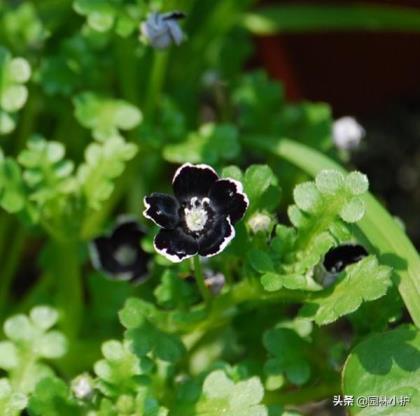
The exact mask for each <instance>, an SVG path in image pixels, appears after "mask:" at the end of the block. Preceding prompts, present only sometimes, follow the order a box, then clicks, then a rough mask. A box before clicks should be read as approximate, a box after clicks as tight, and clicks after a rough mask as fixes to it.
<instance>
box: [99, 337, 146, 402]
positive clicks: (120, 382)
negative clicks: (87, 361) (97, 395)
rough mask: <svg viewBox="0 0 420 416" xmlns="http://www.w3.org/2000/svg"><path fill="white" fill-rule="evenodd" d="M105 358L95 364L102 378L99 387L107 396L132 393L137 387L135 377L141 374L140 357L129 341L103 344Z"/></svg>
mask: <svg viewBox="0 0 420 416" xmlns="http://www.w3.org/2000/svg"><path fill="white" fill-rule="evenodd" d="M102 354H103V356H104V359H102V360H99V361H97V362H96V363H95V365H94V371H95V374H96V375H97V376H98V377H99V378H100V379H101V382H100V383H99V386H98V387H99V389H100V390H101V391H102V392H103V393H104V394H105V395H107V396H112V397H115V396H118V395H119V394H122V393H125V394H127V393H132V392H134V391H135V389H136V384H137V383H136V380H135V377H137V376H138V375H140V374H141V365H140V361H139V360H138V358H137V357H136V356H135V355H134V354H133V353H132V352H131V351H130V349H129V347H128V344H127V343H121V342H120V341H117V340H110V341H106V342H104V343H103V344H102Z"/></svg>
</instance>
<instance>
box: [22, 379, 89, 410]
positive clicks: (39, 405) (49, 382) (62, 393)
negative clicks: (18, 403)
mask: <svg viewBox="0 0 420 416" xmlns="http://www.w3.org/2000/svg"><path fill="white" fill-rule="evenodd" d="M28 408H29V412H30V414H31V415H34V416H55V415H60V416H77V415H82V414H83V412H82V408H80V407H79V406H78V405H77V402H76V401H75V399H74V398H73V397H72V396H71V393H70V389H69V387H68V386H67V384H66V383H64V381H62V380H60V379H58V378H53V377H50V378H45V379H44V380H41V381H40V382H39V383H38V384H37V386H36V388H35V391H34V393H33V395H32V396H31V398H30V400H29V406H28Z"/></svg>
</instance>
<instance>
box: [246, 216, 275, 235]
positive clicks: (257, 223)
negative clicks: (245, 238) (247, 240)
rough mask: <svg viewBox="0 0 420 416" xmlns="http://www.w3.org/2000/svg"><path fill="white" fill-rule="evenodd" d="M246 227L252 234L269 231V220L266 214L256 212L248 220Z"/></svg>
mask: <svg viewBox="0 0 420 416" xmlns="http://www.w3.org/2000/svg"><path fill="white" fill-rule="evenodd" d="M248 225H249V227H250V228H251V231H252V232H253V233H254V234H257V233H259V232H266V231H269V230H270V226H271V218H270V216H269V215H267V214H263V213H261V212H257V213H256V214H254V215H253V216H252V217H251V218H250V219H249V220H248Z"/></svg>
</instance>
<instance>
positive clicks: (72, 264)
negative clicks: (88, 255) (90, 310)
mask: <svg viewBox="0 0 420 416" xmlns="http://www.w3.org/2000/svg"><path fill="white" fill-rule="evenodd" d="M78 254H79V246H78V243H77V242H76V241H66V242H64V241H57V240H55V241H54V242H53V246H52V258H51V261H52V272H53V273H54V276H53V277H54V280H55V281H56V282H57V295H56V300H57V306H58V308H59V309H61V310H62V311H63V317H62V326H63V330H64V332H65V334H66V335H67V336H68V338H69V339H70V340H72V339H74V338H75V337H76V335H77V334H78V332H79V329H80V325H81V320H82V313H83V290H82V281H81V273H80V263H79V256H78Z"/></svg>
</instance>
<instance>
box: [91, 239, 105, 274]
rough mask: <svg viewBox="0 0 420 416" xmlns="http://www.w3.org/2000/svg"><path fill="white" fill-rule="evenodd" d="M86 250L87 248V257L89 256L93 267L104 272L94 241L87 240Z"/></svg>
mask: <svg viewBox="0 0 420 416" xmlns="http://www.w3.org/2000/svg"><path fill="white" fill-rule="evenodd" d="M88 250H89V257H90V260H91V261H92V265H93V268H94V269H95V270H98V271H100V272H103V273H106V272H105V270H104V268H103V266H102V263H101V261H100V260H99V254H98V249H97V248H96V244H95V243H94V241H90V242H89V244H88Z"/></svg>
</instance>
